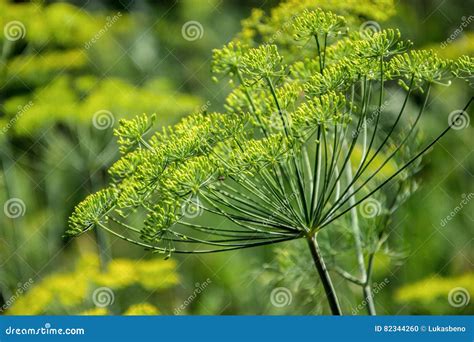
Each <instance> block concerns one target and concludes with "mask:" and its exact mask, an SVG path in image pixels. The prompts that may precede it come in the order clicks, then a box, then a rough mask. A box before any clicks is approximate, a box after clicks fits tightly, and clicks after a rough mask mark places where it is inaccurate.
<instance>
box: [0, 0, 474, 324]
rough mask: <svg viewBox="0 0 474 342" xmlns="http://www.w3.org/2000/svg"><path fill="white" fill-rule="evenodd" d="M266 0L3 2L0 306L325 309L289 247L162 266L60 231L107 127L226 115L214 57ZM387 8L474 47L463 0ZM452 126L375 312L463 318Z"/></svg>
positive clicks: (440, 119) (127, 249) (469, 163)
mask: <svg viewBox="0 0 474 342" xmlns="http://www.w3.org/2000/svg"><path fill="white" fill-rule="evenodd" d="M325 2H327V1H321V3H325ZM369 2H370V1H369ZM329 3H330V1H329ZM349 3H351V1H349ZM373 3H374V4H377V3H381V4H386V3H391V1H373ZM355 4H357V3H355ZM278 5H279V2H278V1H274V0H273V1H256V0H254V1H251V0H246V1H219V0H203V1H192V0H181V1H144V0H143V1H138V0H136V1H133V0H129V1H125V0H120V1H106V0H102V1H100V0H99V1H31V2H27V1H6V0H0V28H1V29H2V32H0V33H1V35H0V53H1V55H0V164H1V168H0V204H1V205H2V208H3V209H4V210H2V211H1V212H0V312H1V313H3V314H157V313H161V314H237V315H238V314H313V313H326V312H327V311H326V309H325V300H324V298H322V297H321V293H320V289H319V286H320V285H319V283H318V279H317V277H316V274H315V272H314V271H313V266H312V265H311V263H310V259H309V255H307V253H308V251H307V250H306V248H305V246H303V245H301V244H300V243H299V242H291V243H286V244H283V245H280V246H278V247H276V248H268V247H262V248H255V249H251V250H243V251H235V252H234V251H233V252H227V253H223V254H210V255H189V256H184V257H181V256H172V258H171V259H170V260H166V261H165V260H162V256H160V255H154V254H151V253H149V252H147V251H144V250H141V249H140V248H138V247H135V246H132V245H129V244H126V243H124V242H122V241H116V240H114V239H111V238H110V237H108V236H104V235H103V234H100V233H98V232H91V233H88V234H85V235H83V236H81V238H79V239H75V240H73V241H70V240H67V239H64V238H63V234H64V231H65V229H66V226H67V218H68V217H69V215H70V213H71V211H72V210H73V208H74V206H75V205H76V204H77V203H78V202H79V201H80V200H82V199H83V198H84V197H85V196H86V195H87V194H88V193H90V192H92V191H94V190H97V189H99V188H101V187H102V186H103V185H104V184H105V183H106V181H107V172H106V170H107V168H108V167H109V166H110V165H111V163H112V162H113V161H114V160H116V158H117V149H116V144H115V140H114V137H113V136H112V131H113V127H114V126H116V125H117V123H118V120H119V119H120V118H130V117H133V116H134V115H137V114H141V113H148V114H152V113H156V114H157V117H158V122H159V124H160V125H163V126H165V125H169V124H172V123H175V122H177V121H178V120H179V118H180V117H182V116H184V115H186V114H188V113H190V112H193V111H206V110H207V111H211V110H222V109H223V105H222V104H223V103H224V99H225V96H226V87H225V86H223V85H222V84H216V83H214V82H212V80H211V75H210V62H211V60H210V58H211V54H212V49H213V48H219V47H221V46H222V45H223V44H225V43H227V42H228V41H230V40H231V39H233V37H235V36H236V34H238V33H239V32H240V31H241V24H240V23H241V20H244V19H246V18H248V17H249V16H250V15H251V13H252V9H253V8H259V9H262V10H263V11H265V12H267V13H269V12H270V11H271V8H274V7H277V6H278ZM393 5H394V8H395V9H396V13H395V14H394V15H393V16H392V17H391V18H389V19H388V20H385V21H383V22H380V23H379V24H380V26H381V27H382V28H388V27H398V28H400V30H401V32H402V34H403V35H404V37H405V38H408V39H410V40H412V41H413V42H414V43H415V46H416V47H419V48H433V49H434V50H436V51H437V52H438V53H439V54H441V55H443V56H444V57H448V58H455V57H458V56H460V55H462V54H468V55H471V56H472V55H473V54H474V33H473V31H472V29H473V27H474V24H473V23H474V17H473V14H472V10H473V8H472V5H470V4H469V3H468V2H466V1H460V0H453V1H442V0H437V1H434V0H425V1H416V2H414V1H395V3H394V4H393ZM253 13H255V12H253ZM358 16H359V17H360V18H359V19H360V20H361V22H364V21H366V20H369V19H371V18H373V15H372V14H371V13H359V14H358ZM187 30H188V31H187ZM466 88H467V89H469V88H468V87H464V88H462V87H461V86H459V85H456V84H455V85H453V86H452V87H446V88H443V87H441V88H438V89H437V90H436V93H435V94H433V97H432V101H431V103H430V105H429V113H428V114H429V116H430V119H429V120H428V121H425V123H426V124H425V126H424V127H423V134H425V135H426V136H431V135H434V134H435V133H436V132H438V131H440V130H441V129H443V128H444V127H445V126H446V124H447V114H448V113H450V112H451V111H453V110H455V109H459V108H462V106H463V105H464V103H465V100H466V98H467V97H468V96H472V89H473V88H470V91H471V93H470V94H469V92H468V91H469V90H466ZM451 133H452V134H451ZM451 133H450V134H448V135H447V136H446V138H444V139H443V140H442V141H441V142H440V143H438V144H436V145H435V148H434V149H433V151H432V152H431V153H430V154H429V155H428V157H427V158H425V159H424V168H423V170H422V171H421V173H420V174H419V176H418V178H419V181H420V183H421V187H420V189H419V190H418V191H417V192H416V193H415V194H414V195H413V196H412V197H411V198H409V199H408V201H407V202H406V203H405V204H404V205H403V206H402V207H401V208H400V209H399V210H398V211H397V212H396V213H395V216H394V217H393V222H392V226H391V229H390V230H391V232H392V234H391V238H390V246H391V248H390V251H387V253H384V254H381V255H378V256H377V258H376V268H375V273H374V281H375V285H374V286H376V288H377V291H375V289H374V292H375V300H376V304H377V309H378V311H379V313H381V314H473V313H474V304H473V302H474V300H472V299H471V298H470V297H472V296H474V248H473V247H474V239H473V236H474V234H473V233H474V214H472V213H473V210H472V209H473V208H474V204H473V203H472V202H474V201H471V198H472V196H473V192H474V191H473V190H474V188H473V184H474V183H473V177H474V175H473V173H474V158H473V141H472V134H473V129H472V127H471V126H468V127H466V128H464V129H463V130H459V131H454V132H451ZM456 208H458V209H459V210H458V209H456ZM452 213H454V215H452ZM448 216H452V219H450V220H449V221H446V220H443V219H445V218H446V217H448ZM335 277H336V278H337V275H335ZM336 285H337V286H338V288H340V289H341V291H343V293H344V296H343V306H344V308H345V311H346V312H347V313H353V314H364V312H365V311H364V310H355V309H354V308H357V307H358V306H359V305H360V304H361V303H363V299H362V298H360V295H359V294H358V291H357V289H354V288H352V287H351V286H348V285H345V284H342V281H341V280H340V279H339V280H338V281H336ZM281 288H284V289H286V291H287V292H286V294H285V295H287V296H289V297H290V300H289V301H288V300H287V301H286V302H285V305H283V306H282V305H275V303H272V301H271V300H270V299H271V296H272V293H274V291H275V290H278V289H281ZM458 288H460V289H462V291H461V292H459V291H458V292H453V290H456V289H458ZM104 289H105V290H104ZM459 295H460V296H461V297H459ZM457 297H459V298H460V299H461V302H460V303H461V304H462V305H460V304H457V303H458V301H459V298H457ZM103 300H105V301H106V302H107V303H105V304H107V305H102V304H101V303H102V301H103ZM453 301H454V304H453Z"/></svg>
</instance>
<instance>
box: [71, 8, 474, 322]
mask: <svg viewBox="0 0 474 342" xmlns="http://www.w3.org/2000/svg"><path fill="white" fill-rule="evenodd" d="M292 30H293V31H294V32H293V36H294V37H295V38H296V40H295V44H300V43H301V42H300V41H301V40H304V41H306V44H307V45H305V46H304V47H302V48H303V49H313V50H312V51H310V53H309V55H312V57H310V58H308V57H307V55H308V51H306V53H305V54H302V56H303V57H301V58H300V59H299V60H298V58H295V56H291V58H289V60H291V63H289V64H287V63H286V62H285V60H286V59H285V56H282V55H280V53H279V49H278V46H276V45H272V44H265V45H260V46H257V47H251V46H246V45H245V44H243V43H240V42H238V41H235V42H232V43H229V44H228V45H226V46H224V47H223V48H222V49H220V50H215V51H214V56H213V63H212V69H213V72H214V73H215V75H216V77H229V78H231V80H232V82H231V84H233V85H234V89H233V91H232V92H231V94H230V95H229V96H228V99H227V101H226V104H225V109H226V112H225V113H211V114H208V113H196V114H192V115H190V116H188V117H187V118H185V119H183V120H182V121H181V122H180V123H178V124H177V125H175V126H173V127H167V128H164V129H163V130H161V131H158V132H155V133H152V132H151V131H152V124H153V123H152V121H153V120H152V119H150V118H148V117H147V116H146V115H143V116H140V117H138V118H136V119H134V120H129V121H125V120H124V121H122V122H121V126H120V128H119V129H117V130H116V135H117V136H118V142H119V145H120V151H121V152H122V157H121V159H120V160H119V161H117V162H116V163H115V165H113V166H112V167H111V169H110V175H111V177H112V183H111V184H110V186H109V187H108V188H106V189H104V190H101V191H99V192H98V193H95V194H92V195H90V196H89V197H88V198H86V199H85V200H84V201H83V202H82V203H80V204H79V205H78V206H77V208H76V210H75V212H74V213H73V215H72V216H71V219H70V228H69V231H68V233H69V234H70V235H79V234H82V233H84V232H85V231H88V230H90V229H92V228H97V229H103V230H105V231H107V232H109V233H111V234H113V235H115V236H117V237H119V238H121V239H124V240H126V241H129V242H131V243H134V244H137V245H139V246H142V247H145V248H147V249H150V250H154V251H157V252H160V253H164V254H165V255H166V256H169V255H170V254H171V253H210V252H220V251H229V250H235V249H241V248H248V247H255V246H262V245H270V244H275V243H280V242H284V241H288V240H294V239H306V240H307V242H308V247H309V249H310V252H311V255H312V257H313V260H314V262H315V265H316V268H317V271H318V273H319V276H320V278H321V281H322V284H323V286H324V289H325V293H326V296H327V299H328V301H329V305H330V308H331V310H332V312H333V313H334V314H340V313H341V309H340V306H339V303H338V299H337V296H336V293H335V291H334V287H333V284H332V282H331V278H330V276H329V273H328V271H327V267H326V264H325V262H324V260H323V257H322V255H321V252H320V248H319V245H318V241H317V237H318V233H319V232H320V231H321V230H323V229H327V228H329V227H330V226H331V224H332V223H333V222H334V221H336V220H338V219H339V218H340V217H341V216H343V215H345V214H346V213H348V212H350V211H351V210H352V209H353V208H355V207H356V206H358V205H359V204H360V203H362V202H364V201H365V200H366V199H368V198H369V197H371V196H373V195H374V194H375V193H377V192H378V191H379V190H380V189H381V188H382V187H383V186H385V185H386V184H388V183H389V182H391V181H393V180H396V179H398V178H400V177H402V178H403V177H404V175H406V173H407V172H409V171H410V168H412V167H416V165H417V163H418V161H419V159H420V157H422V156H423V154H425V153H426V152H427V151H428V150H429V149H430V148H431V147H432V146H433V145H434V144H435V143H436V142H437V141H438V140H439V139H440V138H441V137H442V136H444V135H445V134H446V133H447V132H448V131H449V129H450V127H449V126H448V127H447V128H446V129H445V130H443V131H442V132H440V133H439V135H438V136H436V137H435V138H434V139H432V140H431V141H429V142H428V143H426V144H425V145H422V146H421V147H420V148H418V150H416V151H414V150H413V148H410V149H407V146H410V147H413V146H414V147H416V146H418V143H415V141H414V139H415V135H416V134H415V133H416V127H417V126H418V123H419V122H420V118H421V117H422V116H423V113H424V111H425V109H426V106H427V104H428V102H429V99H430V92H431V88H432V87H433V86H435V85H439V84H443V85H449V83H450V78H454V77H462V78H465V79H469V78H471V77H472V72H473V67H472V61H471V60H469V59H467V58H466V57H463V58H461V59H460V60H459V61H457V62H453V61H449V60H443V59H441V58H439V57H438V56H436V54H435V53H433V52H432V51H414V50H410V46H411V43H410V42H408V41H403V40H402V39H401V36H400V32H399V31H398V30H382V31H380V32H375V33H373V34H370V35H367V33H364V34H360V33H357V32H355V33H351V32H350V31H349V33H347V35H345V36H342V34H344V33H346V32H347V31H348V29H347V28H346V27H345V20H344V18H343V17H340V16H338V15H335V14H334V13H331V12H325V11H322V10H319V9H317V10H306V11H303V12H302V13H301V14H300V15H299V16H296V17H295V18H294V19H293V25H292ZM296 41H298V42H299V43H296ZM389 88H390V89H393V88H395V89H397V91H400V92H402V93H403V94H404V95H403V99H402V101H401V102H400V103H399V104H398V109H397V110H396V111H393V110H390V111H389V110H388V109H387V108H386V106H385V102H386V101H387V100H386V99H387V97H388V95H387V90H388V89H389ZM413 96H418V97H420V96H421V98H422V105H421V106H420V108H419V110H418V111H417V112H416V113H414V115H413V113H407V112H408V110H407V103H408V101H409V100H410V99H411V98H412V97H413ZM471 101H472V100H471ZM469 104H470V102H469ZM469 104H468V105H469ZM468 105H467V106H468ZM467 106H466V108H465V109H467ZM463 113H464V112H463ZM461 115H464V114H461ZM407 150H408V152H409V153H407ZM200 214H204V215H205V216H203V217H202V218H200V217H199V216H200Z"/></svg>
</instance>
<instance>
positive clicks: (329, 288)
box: [307, 234, 342, 316]
mask: <svg viewBox="0 0 474 342" xmlns="http://www.w3.org/2000/svg"><path fill="white" fill-rule="evenodd" d="M307 241H308V246H309V249H310V251H311V256H312V257H313V261H314V265H315V266H316V270H317V271H318V274H319V277H320V279H321V282H322V284H323V287H324V292H325V293H326V298H327V300H328V303H329V308H330V309H331V312H332V314H333V315H337V316H340V315H342V311H341V308H340V306H339V300H338V299H337V295H336V291H335V289H334V285H333V284H332V280H331V277H330V275H329V272H328V269H327V267H326V264H325V263H324V259H323V256H322V254H321V250H320V249H319V245H318V242H317V240H316V234H311V235H308V236H307Z"/></svg>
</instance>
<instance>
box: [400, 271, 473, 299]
mask: <svg viewBox="0 0 474 342" xmlns="http://www.w3.org/2000/svg"><path fill="white" fill-rule="evenodd" d="M456 288H462V289H464V290H465V291H466V292H467V293H470V294H471V295H474V273H466V274H463V275H461V276H459V277H450V278H442V277H440V276H437V275H435V276H432V277H429V278H426V279H423V280H420V281H418V282H416V283H414V284H410V285H406V286H403V287H401V288H400V289H399V290H398V291H397V292H396V295H395V298H396V300H397V301H398V302H404V303H409V302H413V301H416V302H421V303H430V302H433V301H434V300H435V299H437V298H439V297H447V296H449V293H450V292H451V291H453V289H456Z"/></svg>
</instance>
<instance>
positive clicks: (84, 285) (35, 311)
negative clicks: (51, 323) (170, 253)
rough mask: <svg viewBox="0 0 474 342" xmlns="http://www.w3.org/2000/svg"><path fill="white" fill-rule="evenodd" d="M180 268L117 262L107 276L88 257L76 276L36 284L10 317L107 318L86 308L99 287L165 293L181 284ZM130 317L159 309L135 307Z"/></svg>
mask: <svg viewBox="0 0 474 342" xmlns="http://www.w3.org/2000/svg"><path fill="white" fill-rule="evenodd" d="M175 268H176V264H175V262H174V261H172V260H168V261H163V260H161V259H151V260H131V259H115V260H113V261H111V262H110V263H109V265H108V267H107V270H106V271H105V272H101V271H100V267H99V260H98V258H97V257H96V256H95V255H91V254H88V255H84V256H83V257H82V258H81V259H80V260H79V261H78V263H77V265H76V267H75V270H74V271H73V272H67V273H58V274H53V275H50V276H48V277H45V278H44V279H42V280H41V281H40V282H39V283H37V284H35V286H33V287H32V288H31V290H29V291H28V292H27V293H26V294H25V295H24V296H22V297H20V298H19V299H18V300H17V301H15V302H14V304H13V305H12V306H11V307H10V308H9V309H8V311H7V313H8V314H10V315H39V314H51V313H57V312H58V311H66V313H68V314H74V313H78V312H81V313H82V314H84V315H103V314H107V313H109V312H108V310H107V309H106V308H100V307H98V308H90V309H87V308H85V307H84V303H90V302H91V300H90V298H92V292H93V291H94V289H96V288H98V287H108V288H110V289H111V290H120V289H126V288H128V287H130V286H135V285H139V286H141V287H143V288H144V289H146V290H148V291H154V290H163V289H167V288H170V287H172V286H173V285H175V284H177V283H178V280H179V279H178V275H177V274H176V272H175ZM125 313H126V314H131V315H133V314H140V315H145V314H156V313H158V309H157V308H155V307H154V306H152V305H151V304H148V303H142V304H139V305H132V306H131V307H129V308H128V309H127V311H126V312H125Z"/></svg>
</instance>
